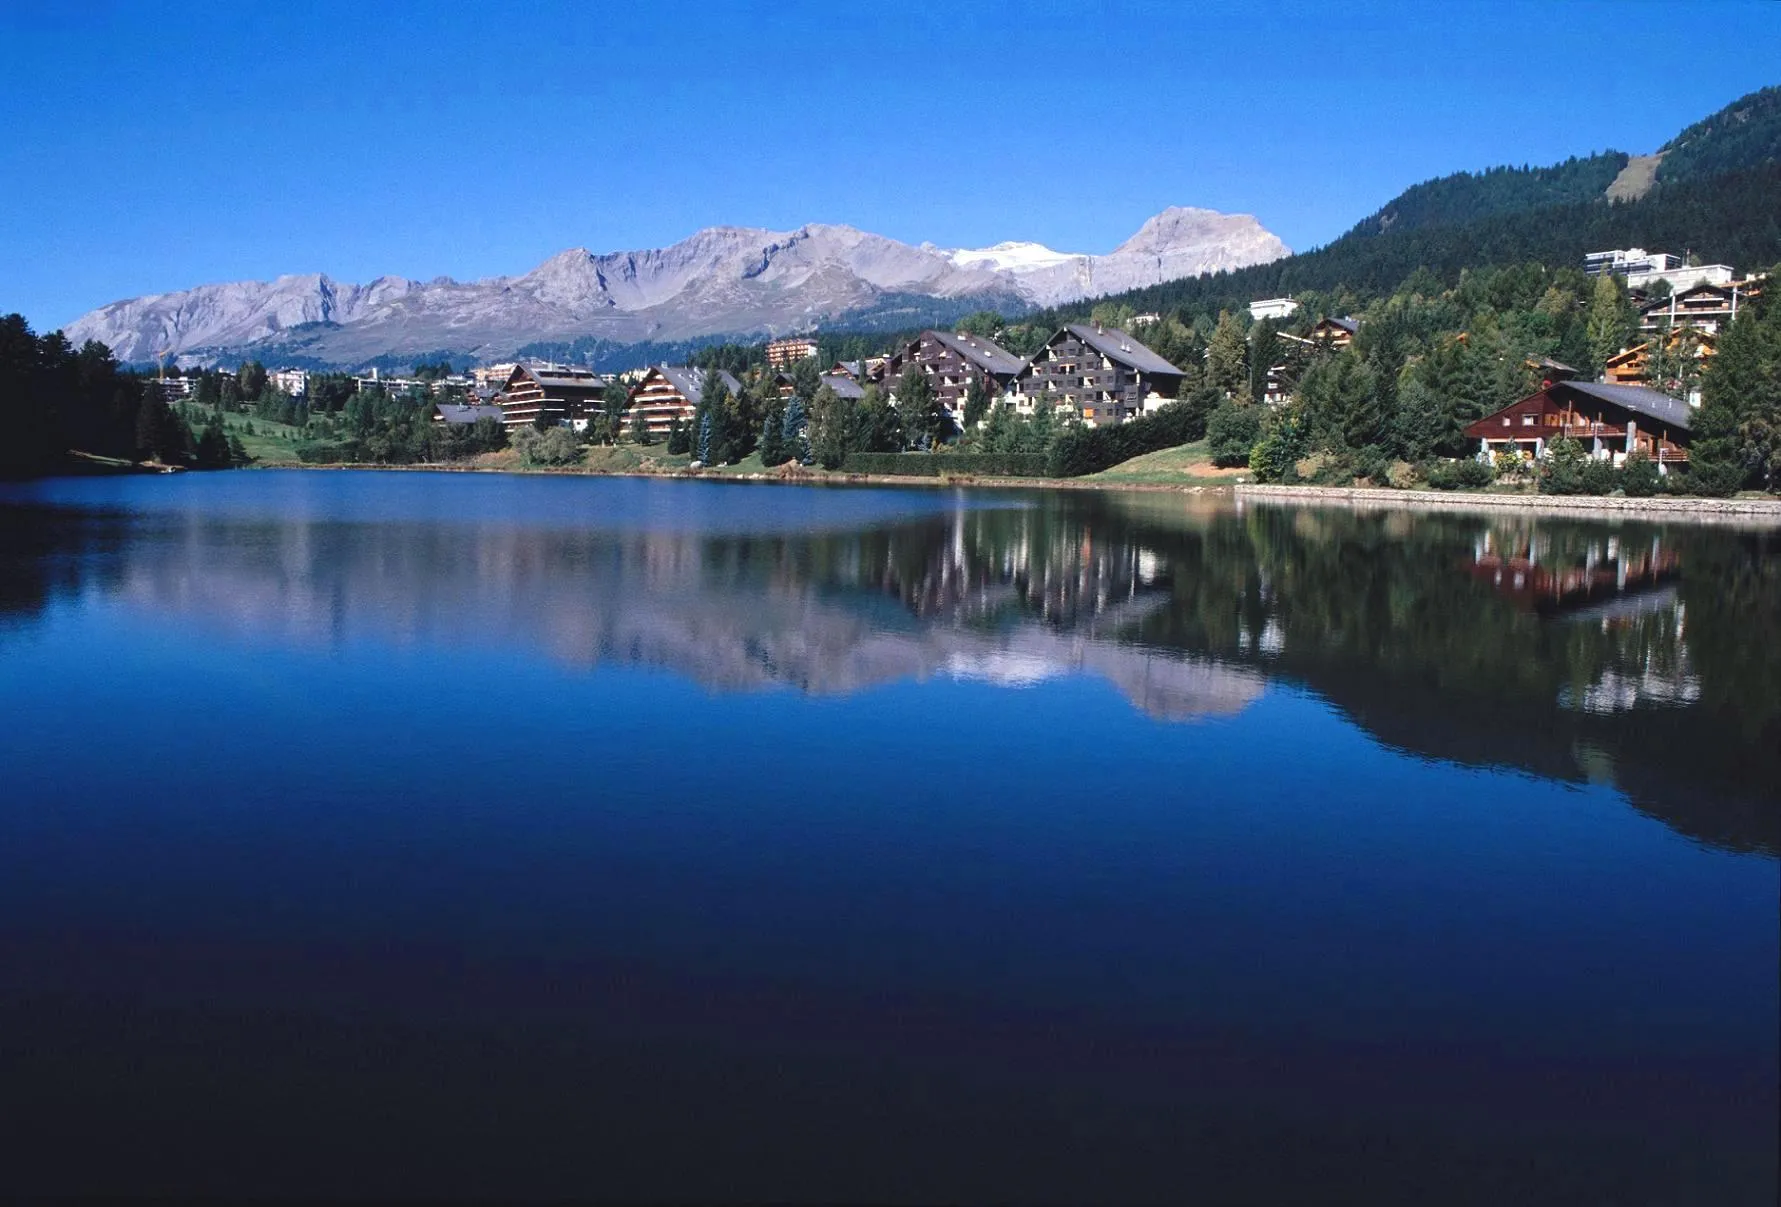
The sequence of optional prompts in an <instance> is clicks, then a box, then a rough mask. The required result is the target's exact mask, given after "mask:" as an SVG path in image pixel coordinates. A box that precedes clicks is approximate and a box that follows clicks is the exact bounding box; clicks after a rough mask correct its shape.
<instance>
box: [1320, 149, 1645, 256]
mask: <svg viewBox="0 0 1781 1207" xmlns="http://www.w3.org/2000/svg"><path fill="white" fill-rule="evenodd" d="M1626 161H1627V157H1626V155H1624V154H1622V153H1621V152H1619V151H1606V152H1603V153H1602V154H1600V155H1591V156H1589V157H1588V158H1586V159H1577V158H1571V159H1567V160H1565V161H1564V162H1563V163H1561V164H1558V165H1556V166H1554V167H1550V168H1529V167H1520V168H1491V169H1490V170H1488V171H1484V172H1456V173H1454V174H1453V175H1452V176H1442V177H1440V178H1439V179H1437V180H1425V181H1423V182H1422V183H1421V184H1416V185H1411V186H1410V187H1409V188H1407V189H1405V190H1404V191H1403V192H1402V193H1401V194H1399V195H1398V197H1397V198H1396V199H1395V200H1393V201H1391V202H1390V203H1389V204H1387V205H1386V206H1385V207H1384V208H1383V209H1381V210H1380V211H1379V212H1378V213H1376V214H1372V215H1370V216H1368V217H1366V218H1363V219H1362V220H1361V221H1360V222H1359V223H1357V224H1356V225H1355V227H1354V229H1353V230H1352V231H1350V232H1349V236H1350V237H1353V238H1362V239H1364V238H1366V237H1367V236H1369V235H1383V234H1387V233H1391V232H1403V231H1415V230H1425V229H1427V228H1429V227H1433V226H1459V225H1461V224H1463V223H1467V222H1477V221H1480V220H1481V219H1484V218H1492V217H1498V216H1501V215H1506V214H1525V213H1527V212H1528V211H1530V210H1539V209H1546V208H1548V207H1551V206H1555V205H1575V204H1577V203H1579V202H1585V201H1597V200H1600V198H1601V197H1602V194H1603V193H1605V192H1606V191H1607V188H1608V186H1609V185H1610V184H1612V183H1613V181H1614V178H1615V177H1616V176H1618V175H1619V174H1620V169H1622V168H1624V167H1625V166H1626Z"/></svg>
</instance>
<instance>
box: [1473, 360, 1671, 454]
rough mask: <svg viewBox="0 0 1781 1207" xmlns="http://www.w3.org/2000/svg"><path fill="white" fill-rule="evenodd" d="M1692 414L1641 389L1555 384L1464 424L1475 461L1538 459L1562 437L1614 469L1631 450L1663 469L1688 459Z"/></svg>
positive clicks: (1590, 383) (1665, 396)
mask: <svg viewBox="0 0 1781 1207" xmlns="http://www.w3.org/2000/svg"><path fill="white" fill-rule="evenodd" d="M1693 422H1694V414H1693V411H1692V409H1691V408H1690V407H1689V405H1688V404H1687V403H1686V402H1683V401H1682V400H1681V399H1680V398H1672V397H1670V396H1669V395H1668V394H1662V393H1659V392H1658V391H1656V390H1651V389H1646V388H1645V387H1643V386H1627V385H1613V384H1607V383H1602V382H1593V381H1560V382H1554V383H1553V384H1551V385H1549V386H1546V387H1545V388H1544V389H1541V390H1539V391H1537V392H1536V393H1533V394H1529V395H1528V396H1527V397H1526V398H1523V399H1522V400H1521V401H1519V402H1515V403H1511V404H1510V405H1508V406H1506V407H1504V408H1503V409H1502V410H1500V411H1498V412H1497V413H1496V414H1494V415H1486V416H1485V417H1484V418H1483V419H1479V420H1477V421H1476V422H1474V423H1471V424H1469V425H1467V427H1466V429H1465V433H1466V435H1467V436H1468V437H1469V438H1471V439H1473V440H1476V441H1478V453H1479V455H1480V456H1481V457H1491V456H1494V455H1495V454H1496V453H1499V452H1504V451H1507V452H1512V453H1518V454H1520V455H1521V456H1523V457H1526V458H1530V459H1533V460H1539V459H1541V458H1543V457H1545V455H1546V452H1547V448H1548V446H1549V445H1550V444H1551V442H1552V441H1554V440H1557V439H1558V438H1560V437H1561V436H1568V437H1570V438H1571V439H1573V440H1576V441H1578V442H1580V443H1581V444H1582V445H1583V448H1584V451H1585V452H1586V453H1587V454H1588V455H1589V456H1591V457H1596V458H1600V459H1603V460H1610V459H1611V460H1612V461H1613V462H1614V463H1615V464H1616V465H1618V464H1620V463H1621V462H1623V461H1624V460H1626V456H1627V454H1628V453H1630V452H1632V451H1633V450H1635V449H1637V450H1639V451H1641V452H1643V453H1644V454H1645V455H1646V456H1648V457H1650V458H1651V459H1652V460H1653V461H1656V462H1657V463H1658V468H1659V469H1662V468H1663V467H1665V466H1667V465H1673V464H1680V463H1685V462H1687V460H1688V444H1689V431H1690V429H1691V427H1692V426H1693Z"/></svg>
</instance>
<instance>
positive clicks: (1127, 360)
mask: <svg viewBox="0 0 1781 1207" xmlns="http://www.w3.org/2000/svg"><path fill="white" fill-rule="evenodd" d="M1063 330H1064V331H1068V332H1069V333H1070V334H1071V335H1074V336H1075V337H1076V338H1077V339H1079V340H1081V341H1082V342H1083V343H1085V344H1087V345H1088V346H1089V347H1091V348H1093V349H1094V350H1095V351H1096V352H1099V353H1100V354H1101V355H1102V356H1105V357H1107V358H1108V359H1109V360H1114V361H1117V362H1119V363H1120V364H1122V365H1124V366H1126V367H1127V368H1128V369H1132V370H1134V371H1136V372H1139V373H1168V374H1171V375H1172V376H1175V377H1184V376H1186V374H1184V373H1183V372H1182V371H1181V370H1180V369H1177V368H1176V367H1175V366H1174V365H1172V364H1170V363H1169V362H1168V361H1166V360H1164V359H1163V358H1162V357H1160V356H1158V355H1157V354H1156V353H1154V352H1152V351H1151V350H1150V349H1149V348H1146V347H1145V346H1144V345H1143V344H1141V343H1139V342H1138V341H1137V340H1135V339H1133V338H1132V337H1131V336H1130V335H1129V334H1127V333H1126V332H1124V331H1121V330H1120V329H1119V328H1118V327H1088V326H1084V325H1083V324H1081V323H1067V324H1065V325H1064V328H1063ZM1059 334H1061V332H1060V333H1059ZM1051 338H1052V339H1054V340H1055V339H1056V338H1057V336H1056V335H1054V336H1052V337H1051Z"/></svg>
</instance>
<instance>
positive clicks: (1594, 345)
mask: <svg viewBox="0 0 1781 1207" xmlns="http://www.w3.org/2000/svg"><path fill="white" fill-rule="evenodd" d="M1638 321H1639V316H1638V312H1637V311H1635V310H1634V309H1633V304H1632V302H1631V301H1630V300H1629V299H1628V298H1627V296H1626V287H1625V286H1624V285H1623V284H1622V283H1621V281H1620V278H1619V277H1616V276H1614V275H1613V274H1611V273H1603V274H1602V275H1601V276H1599V277H1597V278H1596V282H1595V292H1594V293H1592V294H1591V295H1590V299H1589V322H1588V326H1587V335H1588V340H1589V370H1590V372H1591V373H1593V374H1595V375H1597V376H1599V375H1600V374H1601V372H1602V369H1603V367H1604V366H1605V365H1607V363H1608V358H1609V357H1611V356H1613V355H1614V354H1615V353H1616V352H1619V351H1620V350H1621V349H1622V348H1624V347H1626V346H1627V342H1628V341H1629V340H1631V339H1632V336H1633V332H1634V331H1636V330H1637V329H1638Z"/></svg>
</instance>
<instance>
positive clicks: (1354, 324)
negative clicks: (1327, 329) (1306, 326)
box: [1311, 314, 1360, 335]
mask: <svg viewBox="0 0 1781 1207" xmlns="http://www.w3.org/2000/svg"><path fill="white" fill-rule="evenodd" d="M1325 323H1328V324H1329V325H1330V326H1332V327H1340V328H1342V330H1344V331H1346V332H1348V334H1350V335H1356V334H1358V333H1359V332H1360V320H1359V319H1357V318H1350V317H1348V316H1346V315H1344V316H1343V317H1341V318H1337V317H1336V316H1335V315H1333V314H1326V315H1324V316H1323V317H1322V318H1320V319H1318V320H1317V321H1316V322H1315V323H1312V324H1311V328H1312V330H1314V331H1315V330H1316V329H1317V328H1318V327H1321V326H1323V324H1325Z"/></svg>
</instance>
